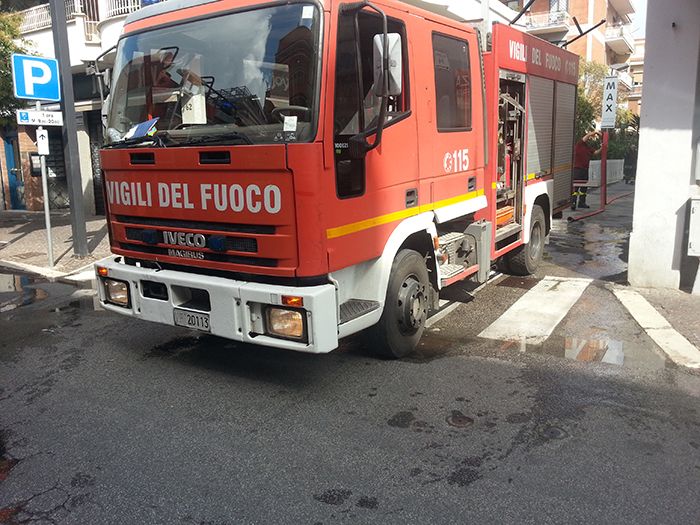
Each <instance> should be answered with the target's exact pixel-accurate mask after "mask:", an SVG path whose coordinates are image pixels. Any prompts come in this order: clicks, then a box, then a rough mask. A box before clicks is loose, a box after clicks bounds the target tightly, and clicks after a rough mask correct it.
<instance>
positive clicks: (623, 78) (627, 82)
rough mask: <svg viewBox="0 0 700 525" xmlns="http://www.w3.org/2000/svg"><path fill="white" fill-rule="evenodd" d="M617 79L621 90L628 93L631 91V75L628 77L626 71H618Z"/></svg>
mask: <svg viewBox="0 0 700 525" xmlns="http://www.w3.org/2000/svg"><path fill="white" fill-rule="evenodd" d="M617 78H618V79H619V80H620V84H621V85H622V87H623V88H625V89H627V90H628V91H629V90H631V89H632V86H633V84H634V82H633V81H632V75H630V74H629V73H628V72H627V71H618V73H617Z"/></svg>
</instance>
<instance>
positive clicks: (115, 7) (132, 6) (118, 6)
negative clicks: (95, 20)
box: [107, 0, 141, 18]
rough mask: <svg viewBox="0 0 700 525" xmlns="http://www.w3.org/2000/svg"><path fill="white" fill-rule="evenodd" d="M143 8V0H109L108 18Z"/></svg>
mask: <svg viewBox="0 0 700 525" xmlns="http://www.w3.org/2000/svg"><path fill="white" fill-rule="evenodd" d="M139 9H141V0H107V18H113V17H115V16H120V15H128V14H129V13H133V12H134V11H138V10H139Z"/></svg>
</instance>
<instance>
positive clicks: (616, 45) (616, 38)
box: [605, 25, 634, 55]
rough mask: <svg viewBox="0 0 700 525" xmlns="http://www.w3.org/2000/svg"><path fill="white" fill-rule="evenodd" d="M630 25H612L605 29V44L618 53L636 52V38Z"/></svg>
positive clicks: (628, 53) (629, 53)
mask: <svg viewBox="0 0 700 525" xmlns="http://www.w3.org/2000/svg"><path fill="white" fill-rule="evenodd" d="M629 27H630V26H629V25H620V26H611V27H608V28H607V29H606V30H605V45H606V46H608V47H609V48H610V49H612V50H613V51H614V52H615V53H616V54H618V55H631V54H632V53H634V38H633V37H632V33H631V32H630V30H629Z"/></svg>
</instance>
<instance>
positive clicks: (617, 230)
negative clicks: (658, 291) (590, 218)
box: [546, 221, 629, 282]
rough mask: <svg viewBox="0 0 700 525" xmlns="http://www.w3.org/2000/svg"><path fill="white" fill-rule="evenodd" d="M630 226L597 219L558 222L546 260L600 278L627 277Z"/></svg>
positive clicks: (619, 279)
mask: <svg viewBox="0 0 700 525" xmlns="http://www.w3.org/2000/svg"><path fill="white" fill-rule="evenodd" d="M628 250H629V228H625V227H624V225H622V226H612V225H601V224H598V223H595V222H588V223H587V222H585V221H584V222H580V223H579V222H576V223H566V222H564V221H554V223H553V225H552V232H551V242H550V243H549V245H548V246H547V250H546V255H547V256H546V259H547V261H548V262H551V263H554V264H556V265H558V266H561V267H564V268H568V269H571V270H574V271H576V272H578V273H581V274H584V275H587V276H589V277H593V278H596V279H603V280H609V281H614V282H624V281H625V280H626V278H627V275H626V273H627V254H628Z"/></svg>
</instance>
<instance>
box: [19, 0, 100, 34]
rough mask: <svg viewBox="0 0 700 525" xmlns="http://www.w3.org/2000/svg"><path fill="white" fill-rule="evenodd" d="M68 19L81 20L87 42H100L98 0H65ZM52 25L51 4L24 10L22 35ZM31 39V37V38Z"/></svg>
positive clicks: (68, 20) (69, 20)
mask: <svg viewBox="0 0 700 525" xmlns="http://www.w3.org/2000/svg"><path fill="white" fill-rule="evenodd" d="M65 5H66V21H67V22H71V21H76V20H77V19H80V20H81V23H80V25H81V26H82V27H83V33H84V37H85V41H86V42H99V34H98V32H97V22H98V7H97V0H65ZM50 27H51V11H50V9H49V4H42V5H38V6H35V7H31V8H29V9H25V10H24V11H22V25H21V26H20V31H21V32H22V35H26V34H27V33H33V32H35V31H41V30H42V29H48V28H50ZM30 39H31V38H30Z"/></svg>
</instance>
